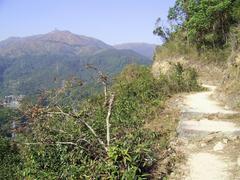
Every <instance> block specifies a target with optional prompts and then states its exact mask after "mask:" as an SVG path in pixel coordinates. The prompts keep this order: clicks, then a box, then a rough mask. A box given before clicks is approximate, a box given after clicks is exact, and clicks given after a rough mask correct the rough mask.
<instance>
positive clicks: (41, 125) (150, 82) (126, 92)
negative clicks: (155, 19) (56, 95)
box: [1, 64, 199, 179]
mask: <svg viewBox="0 0 240 180" xmlns="http://www.w3.org/2000/svg"><path fill="white" fill-rule="evenodd" d="M198 89H199V86H198V84H197V74H196V72H195V71H194V70H193V69H190V68H187V69H186V68H183V67H182V66H181V65H180V64H178V65H175V66H174V67H173V69H172V71H171V74H170V75H169V76H166V75H161V77H160V78H159V79H155V78H153V76H152V74H151V72H150V69H149V68H148V67H144V66H137V65H130V66H128V67H127V68H125V70H124V71H123V72H122V73H121V74H120V75H119V76H118V77H117V78H116V80H115V82H114V84H113V86H112V87H111V88H110V91H109V94H110V92H111V93H114V95H115V99H114V101H113V109H112V111H111V113H112V114H111V118H110V123H111V126H110V143H109V144H108V143H107V140H106V136H107V134H106V116H107V112H108V106H109V103H108V104H107V105H103V104H104V99H105V98H104V95H103V94H99V95H97V96H94V97H90V98H89V99H87V100H86V101H84V102H80V105H79V109H72V108H71V107H70V106H69V107H68V106H64V107H61V106H60V105H58V104H54V105H47V106H46V105H45V106H43V105H41V104H38V105H34V106H32V107H28V108H27V109H28V111H27V112H25V116H26V117H27V119H28V125H27V127H24V128H23V129H22V131H21V133H18V134H17V138H16V144H17V146H14V147H15V148H14V151H16V153H15V154H12V153H11V151H9V152H10V156H9V157H10V159H11V160H9V162H11V161H14V162H15V165H16V168H14V169H15V170H16V171H15V173H11V176H12V177H10V176H9V173H7V174H6V173H3V176H1V177H2V178H3V179H19V178H20V179H21V178H24V179H145V178H149V177H150V176H151V175H150V173H151V171H152V170H153V168H154V165H155V163H156V152H157V151H159V149H160V150H164V149H166V148H167V146H168V143H169V138H170V133H169V131H170V130H169V129H168V128H167V127H168V123H172V122H171V119H169V122H166V121H164V123H166V124H161V127H162V129H161V131H159V132H157V131H154V130H150V129H145V127H144V125H145V124H146V123H148V122H149V121H151V119H152V117H156V113H159V112H160V111H161V110H163V109H164V102H165V101H166V100H167V99H168V98H169V97H170V96H171V95H173V94H175V93H178V92H185V91H192V90H198ZM159 118H161V117H159ZM160 121H161V120H160ZM89 127H90V128H89ZM171 131H174V129H171ZM93 132H94V133H93ZM3 142H5V141H3ZM159 142H161V143H159ZM5 143H7V141H6V142H5ZM3 147H4V146H3ZM6 148H8V149H12V146H8V145H6ZM17 154H19V155H17ZM16 157H17V158H16ZM19 157H21V159H19ZM7 164H8V163H7V162H5V161H3V163H2V164H1V166H2V167H5V169H6V168H9V166H7ZM3 170H4V169H3ZM10 170H11V169H9V170H8V172H10ZM6 172H7V171H6Z"/></svg>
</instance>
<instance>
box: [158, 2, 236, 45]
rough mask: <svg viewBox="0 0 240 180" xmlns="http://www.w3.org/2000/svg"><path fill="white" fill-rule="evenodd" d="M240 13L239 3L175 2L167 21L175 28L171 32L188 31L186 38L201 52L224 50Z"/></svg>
mask: <svg viewBox="0 0 240 180" xmlns="http://www.w3.org/2000/svg"><path fill="white" fill-rule="evenodd" d="M239 11H240V2H239V1H238V0H176V2H175V5H174V7H172V8H170V9H169V14H168V20H169V23H170V25H171V26H172V27H174V30H175V31H172V32H176V31H179V30H184V31H186V32H187V39H188V40H189V41H190V42H191V43H193V44H196V45H197V47H198V49H202V48H204V47H212V48H215V47H223V45H224V44H225V43H226V41H227V38H228V33H229V31H230V27H231V26H233V25H235V24H237V23H238V21H239V20H240V12H239ZM158 29H164V28H163V27H157V28H156V29H155V31H157V30H158ZM155 34H157V33H155ZM157 35H160V36H161V34H157Z"/></svg>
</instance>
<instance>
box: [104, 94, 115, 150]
mask: <svg viewBox="0 0 240 180" xmlns="http://www.w3.org/2000/svg"><path fill="white" fill-rule="evenodd" d="M113 101H114V94H112V95H111V98H110V100H109V105H108V114H107V118H106V126H107V146H109V145H110V126H111V124H110V123H109V120H110V117H111V113H112V105H113Z"/></svg>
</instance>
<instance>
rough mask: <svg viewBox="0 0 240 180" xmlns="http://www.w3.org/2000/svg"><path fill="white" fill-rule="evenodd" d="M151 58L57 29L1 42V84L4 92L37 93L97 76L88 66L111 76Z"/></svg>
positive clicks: (147, 62) (5, 93)
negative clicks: (67, 82) (69, 82)
mask: <svg viewBox="0 0 240 180" xmlns="http://www.w3.org/2000/svg"><path fill="white" fill-rule="evenodd" d="M150 62H151V60H150V59H148V58H146V57H144V56H142V55H140V54H137V53H136V52H134V51H131V50H117V49H115V48H114V47H112V46H110V45H107V44H105V43H104V42H102V41H100V40H97V39H94V38H90V37H86V36H79V35H76V34H72V33H71V32H69V31H53V32H50V33H47V34H43V35H36V36H31V37H26V38H9V39H7V40H5V41H2V42H0V87H1V94H2V95H10V94H16V95H18V94H24V95H33V94H35V93H37V92H39V91H42V90H45V89H49V88H54V87H60V86H62V85H63V83H64V81H67V80H69V79H70V78H72V77H76V78H79V79H81V80H82V81H85V82H86V81H87V82H89V81H90V80H91V78H93V77H94V73H95V72H93V71H90V70H89V69H87V68H86V66H87V65H92V66H96V67H98V68H99V69H101V70H102V71H104V72H105V73H106V74H108V75H109V76H113V75H115V74H118V73H119V72H120V71H121V70H122V69H123V67H124V66H126V65H127V64H144V65H148V64H150Z"/></svg>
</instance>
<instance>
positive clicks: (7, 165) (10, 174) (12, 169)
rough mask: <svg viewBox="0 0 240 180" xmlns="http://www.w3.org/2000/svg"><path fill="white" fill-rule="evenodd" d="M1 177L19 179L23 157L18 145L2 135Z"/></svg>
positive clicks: (0, 139) (0, 146)
mask: <svg viewBox="0 0 240 180" xmlns="http://www.w3.org/2000/svg"><path fill="white" fill-rule="evenodd" d="M0 158H1V163H0V179H3V180H8V179H9V180H12V179H17V177H18V174H17V172H19V169H20V166H21V158H20V154H19V152H18V149H17V146H16V145H14V144H10V141H9V140H8V139H6V138H3V137H0Z"/></svg>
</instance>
